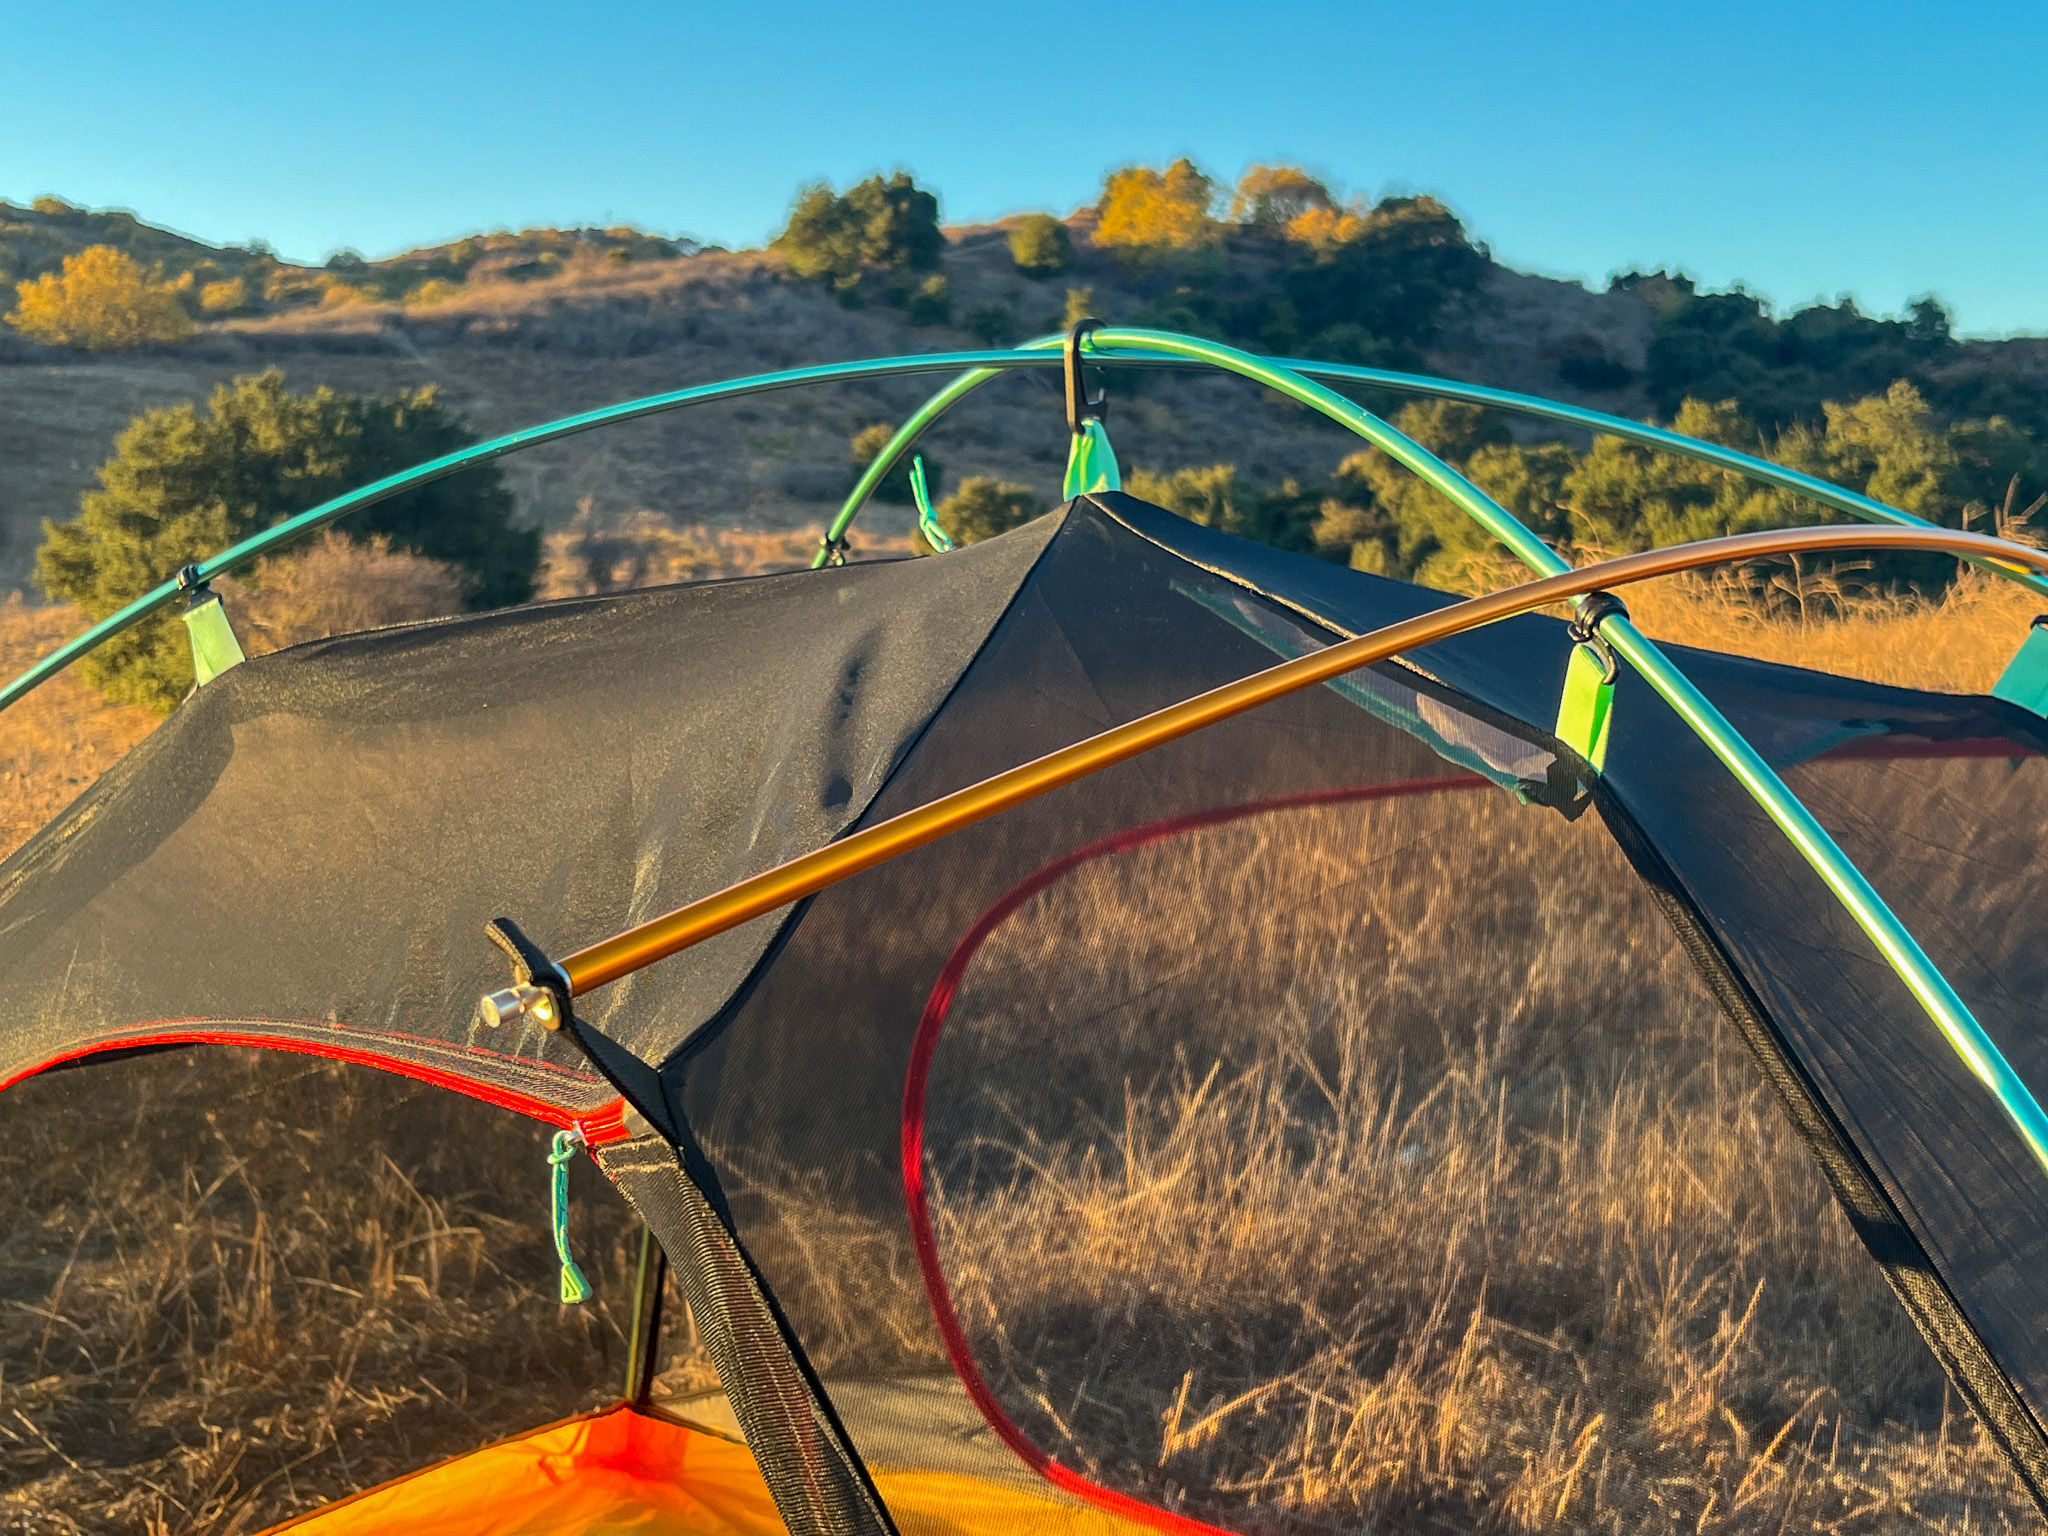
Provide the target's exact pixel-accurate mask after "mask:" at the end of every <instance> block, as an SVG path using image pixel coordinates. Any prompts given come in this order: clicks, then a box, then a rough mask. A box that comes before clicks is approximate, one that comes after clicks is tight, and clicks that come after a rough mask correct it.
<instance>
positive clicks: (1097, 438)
mask: <svg viewBox="0 0 2048 1536" xmlns="http://www.w3.org/2000/svg"><path fill="white" fill-rule="evenodd" d="M1123 488H1124V482H1123V476H1121V475H1119V474H1118V473H1117V472H1116V450H1115V449H1114V448H1112V447H1110V446H1109V434H1108V433H1107V432H1105V431H1103V430H1102V423H1101V422H1100V421H1099V420H1097V419H1096V418H1095V417H1093V416H1090V417H1089V418H1088V419H1087V420H1086V421H1084V422H1082V423H1081V430H1080V431H1078V432H1076V433H1075V434H1074V441H1073V446H1072V447H1070V448H1069V449H1068V450H1067V484H1066V489H1065V490H1064V491H1062V492H1061V493H1060V494H1061V495H1062V496H1063V497H1065V498H1066V499H1067V500H1068V501H1072V500H1073V499H1074V498H1075V497H1076V496H1085V495H1087V494H1088V493H1089V492H1090V491H1120V490H1122V489H1123Z"/></svg>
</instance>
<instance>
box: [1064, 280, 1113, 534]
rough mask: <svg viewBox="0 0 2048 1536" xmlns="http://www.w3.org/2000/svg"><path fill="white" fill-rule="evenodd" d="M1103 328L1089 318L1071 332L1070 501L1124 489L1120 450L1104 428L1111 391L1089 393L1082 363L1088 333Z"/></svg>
mask: <svg viewBox="0 0 2048 1536" xmlns="http://www.w3.org/2000/svg"><path fill="white" fill-rule="evenodd" d="M1101 324H1102V322H1101V321H1100V320H1097V319H1095V318H1094V317H1093V316H1089V317H1087V318H1084V319H1080V320H1076V321H1075V322H1074V326H1073V329H1072V330H1070V331H1068V332H1067V343H1066V376H1067V430H1068V431H1069V432H1070V433H1072V435H1073V437H1072V441H1071V443H1070V444H1069V445H1068V448H1067V480H1066V487H1065V490H1064V492H1063V494H1064V495H1065V496H1066V497H1067V499H1068V500H1069V501H1071V500H1072V499H1073V498H1074V497H1076V496H1085V495H1087V494H1088V493H1089V492H1090V491H1120V490H1122V489H1123V488H1124V482H1123V478H1122V476H1120V475H1119V474H1118V473H1117V467H1116V450H1115V449H1114V448H1112V447H1110V445H1109V434H1108V433H1107V432H1106V431H1104V430H1103V426H1102V424H1103V422H1104V421H1106V420H1107V419H1108V418H1109V391H1108V390H1106V389H1105V390H1104V391H1102V393H1100V394H1096V395H1091V394H1089V393H1088V370H1087V366H1086V364H1085V363H1083V361H1082V359H1081V345H1082V343H1083V342H1085V341H1086V340H1087V339H1088V333H1089V332H1090V331H1093V330H1095V329H1097V328H1098V327H1099V326H1100V325H1101Z"/></svg>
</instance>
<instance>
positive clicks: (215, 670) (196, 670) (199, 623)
mask: <svg viewBox="0 0 2048 1536" xmlns="http://www.w3.org/2000/svg"><path fill="white" fill-rule="evenodd" d="M178 590H179V591H181V592H183V593H184V594H185V607H184V611H183V613H182V615H181V617H182V618H183V619H184V620H185V630H186V633H187V634H188V635H189V636H190V637H191V640H192V677H193V684H194V686H195V687H199V688H204V687H205V686H206V685H207V684H208V683H210V682H212V681H213V680H214V679H215V678H216V677H219V676H220V675H221V673H223V672H225V671H227V670H228V668H230V667H236V666H240V665H241V664H242V663H243V662H244V661H246V660H247V659H248V658H247V657H246V656H244V655H243V654H242V643H241V642H240V641H239V640H237V639H236V638H235V627H234V626H233V625H232V624H230V623H229V622H228V611H227V609H225V608H223V607H222V606H221V602H220V594H219V593H218V592H216V591H214V590H213V588H212V586H211V585H209V584H208V583H207V582H206V581H205V580H203V579H202V578H201V577H200V575H199V567H198V566H196V565H184V566H180V567H179V568H178Z"/></svg>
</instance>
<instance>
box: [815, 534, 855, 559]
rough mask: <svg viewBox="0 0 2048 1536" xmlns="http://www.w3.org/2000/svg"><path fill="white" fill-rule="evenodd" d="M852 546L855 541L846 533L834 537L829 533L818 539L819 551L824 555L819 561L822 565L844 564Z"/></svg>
mask: <svg viewBox="0 0 2048 1536" xmlns="http://www.w3.org/2000/svg"><path fill="white" fill-rule="evenodd" d="M852 548H853V541H852V540H851V539H849V538H847V537H845V536H844V535H841V536H840V537H838V538H834V537H833V536H832V535H831V534H829V533H828V534H826V535H825V537H824V538H822V539H820V540H818V553H819V554H820V555H822V556H823V557H824V558H823V559H821V560H820V561H819V562H818V563H819V564H820V565H844V564H846V555H847V552H848V551H849V550H851V549H852Z"/></svg>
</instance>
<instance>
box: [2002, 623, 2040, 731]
mask: <svg viewBox="0 0 2048 1536" xmlns="http://www.w3.org/2000/svg"><path fill="white" fill-rule="evenodd" d="M1991 696H1992V697H1993V698H1994V699H2004V700H2005V701H2006V703H2008V704H2017V705H2019V707H2020V708H2021V709H2025V710H2031V711H2032V712H2033V713H2035V714H2037V715H2048V614H2043V615H2042V616H2041V617H2040V618H2037V619H2035V620H2034V623H2033V627H2032V628H2031V629H2029V630H2028V631H2027V638H2026V639H2024V640H2022V641H2021V642H2020V648H2019V649H2018V650H2017V651H2014V652H2013V656H2012V660H2011V661H2008V662H2007V663H2006V664H2005V670H2004V671H2003V672H2001V673H1999V674H1998V681H1997V682H1995V683H1993V684H1992V685H1991Z"/></svg>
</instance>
